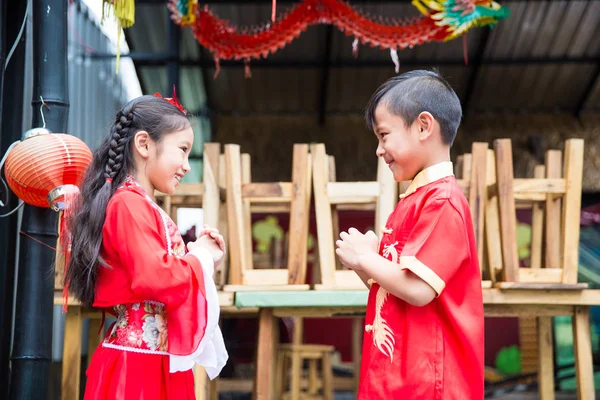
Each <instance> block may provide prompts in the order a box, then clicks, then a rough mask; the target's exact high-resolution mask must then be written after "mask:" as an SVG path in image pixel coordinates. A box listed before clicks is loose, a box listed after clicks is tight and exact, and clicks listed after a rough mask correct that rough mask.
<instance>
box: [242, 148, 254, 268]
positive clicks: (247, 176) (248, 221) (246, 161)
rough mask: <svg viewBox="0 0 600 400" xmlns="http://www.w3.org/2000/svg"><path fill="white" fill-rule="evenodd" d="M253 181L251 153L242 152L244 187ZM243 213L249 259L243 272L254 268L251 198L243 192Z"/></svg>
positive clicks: (245, 246) (246, 250)
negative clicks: (246, 196)
mask: <svg viewBox="0 0 600 400" xmlns="http://www.w3.org/2000/svg"><path fill="white" fill-rule="evenodd" d="M251 181H252V172H251V164H250V154H247V153H244V154H242V187H244V184H248V183H250V182H251ZM242 213H243V216H244V218H243V222H244V223H243V225H242V227H243V236H244V241H245V245H244V251H245V253H244V257H245V258H247V259H248V264H247V269H246V270H242V274H245V272H246V271H250V270H252V269H253V268H254V265H253V259H252V253H253V246H252V210H251V209H250V200H249V199H247V198H245V197H244V194H243V193H242Z"/></svg>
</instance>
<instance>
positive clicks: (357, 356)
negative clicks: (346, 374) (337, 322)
mask: <svg viewBox="0 0 600 400" xmlns="http://www.w3.org/2000/svg"><path fill="white" fill-rule="evenodd" d="M364 330H365V324H364V320H363V318H362V317H357V318H353V319H352V364H353V367H354V368H353V369H354V371H353V372H354V374H353V375H354V376H353V378H354V392H355V393H357V395H358V382H359V378H360V364H361V361H362V341H363V332H364Z"/></svg>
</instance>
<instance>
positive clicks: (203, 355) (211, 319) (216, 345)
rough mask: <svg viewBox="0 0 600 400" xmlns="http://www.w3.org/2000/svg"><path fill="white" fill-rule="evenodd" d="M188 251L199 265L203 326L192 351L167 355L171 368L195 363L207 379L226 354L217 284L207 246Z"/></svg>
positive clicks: (175, 369)
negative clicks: (204, 309) (195, 347)
mask: <svg viewBox="0 0 600 400" xmlns="http://www.w3.org/2000/svg"><path fill="white" fill-rule="evenodd" d="M188 254H192V255H193V256H195V257H196V258H198V260H200V264H201V265H202V272H203V274H204V288H205V292H206V303H207V305H206V310H207V318H206V329H205V331H204V336H203V337H202V340H200V344H199V345H198V348H197V349H196V350H195V351H194V352H193V353H192V354H189V355H186V356H176V355H171V356H170V372H171V373H173V372H178V371H187V370H189V369H191V368H192V367H193V366H194V363H196V364H198V365H201V366H202V367H204V369H205V370H206V374H207V375H208V377H209V378H210V379H214V378H216V377H217V376H218V375H219V373H220V372H221V370H222V369H223V367H224V366H225V363H227V359H228V358H229V356H228V354H227V349H225V342H224V341H223V334H222V333H221V329H220V328H219V313H220V307H219V296H218V294H217V287H216V286H215V282H214V280H213V272H214V262H213V259H212V256H211V255H210V253H209V252H208V250H206V249H204V248H199V249H194V250H192V251H191V252H190V253H188Z"/></svg>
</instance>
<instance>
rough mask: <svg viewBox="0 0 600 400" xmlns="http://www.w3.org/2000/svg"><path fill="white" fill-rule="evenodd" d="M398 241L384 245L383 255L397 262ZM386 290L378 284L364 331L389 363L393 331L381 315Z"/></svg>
mask: <svg viewBox="0 0 600 400" xmlns="http://www.w3.org/2000/svg"><path fill="white" fill-rule="evenodd" d="M397 244H398V242H395V243H393V244H389V245H386V246H384V248H383V256H384V257H386V258H388V257H390V256H391V261H392V262H394V263H397V262H398V251H397V250H396V245H397ZM388 294H389V293H388V291H387V290H385V289H384V288H382V287H381V286H379V288H378V289H377V295H376V296H375V318H374V319H373V324H372V325H367V326H366V327H365V331H367V332H372V333H373V345H374V346H375V347H377V348H378V349H379V351H381V353H382V354H383V355H385V356H386V357H389V358H390V363H393V362H394V345H395V343H396V339H394V331H392V329H391V328H390V327H389V326H388V324H387V322H386V320H385V319H384V318H383V317H382V316H381V310H382V308H383V305H384V304H385V302H386V300H387V296H388Z"/></svg>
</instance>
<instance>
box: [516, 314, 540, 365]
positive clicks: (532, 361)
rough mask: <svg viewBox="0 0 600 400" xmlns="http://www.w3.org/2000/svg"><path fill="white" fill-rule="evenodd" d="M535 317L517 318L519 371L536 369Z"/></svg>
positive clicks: (536, 340)
mask: <svg viewBox="0 0 600 400" xmlns="http://www.w3.org/2000/svg"><path fill="white" fill-rule="evenodd" d="M537 333H538V330H537V318H535V317H520V318H519V349H520V350H521V373H524V374H528V373H533V372H537V371H538V339H537Z"/></svg>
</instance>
